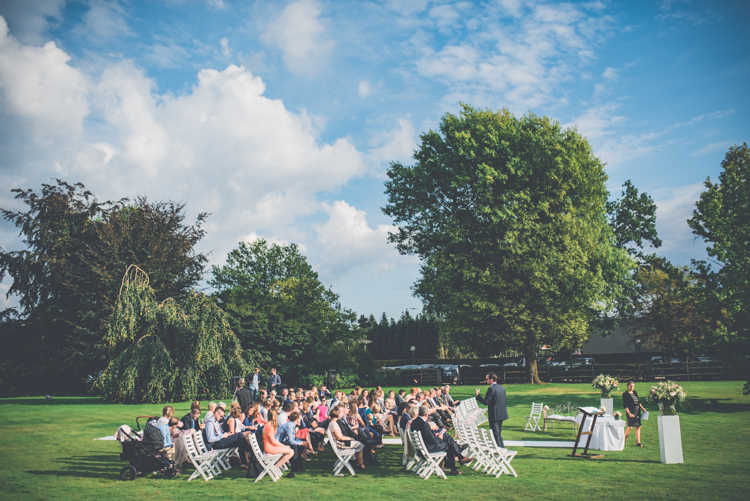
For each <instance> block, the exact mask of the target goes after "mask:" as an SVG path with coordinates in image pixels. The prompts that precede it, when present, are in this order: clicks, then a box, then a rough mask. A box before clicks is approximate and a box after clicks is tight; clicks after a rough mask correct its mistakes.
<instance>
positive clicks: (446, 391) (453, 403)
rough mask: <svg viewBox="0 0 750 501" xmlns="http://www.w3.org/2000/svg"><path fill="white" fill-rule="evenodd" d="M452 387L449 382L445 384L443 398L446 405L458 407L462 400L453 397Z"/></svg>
mask: <svg viewBox="0 0 750 501" xmlns="http://www.w3.org/2000/svg"><path fill="white" fill-rule="evenodd" d="M450 391H451V387H450V386H448V385H447V384H446V385H445V386H443V400H444V401H445V403H446V405H448V407H456V406H457V405H458V404H459V403H460V402H461V401H460V400H453V397H451V394H450Z"/></svg>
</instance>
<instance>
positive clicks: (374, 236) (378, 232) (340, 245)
mask: <svg viewBox="0 0 750 501" xmlns="http://www.w3.org/2000/svg"><path fill="white" fill-rule="evenodd" d="M323 210H324V211H325V212H326V213H327V214H328V216H329V217H328V221H326V222H325V223H323V224H316V225H314V229H315V233H316V235H317V242H318V243H319V244H320V246H321V255H325V256H326V259H325V262H324V263H322V265H321V267H322V268H323V269H324V271H326V272H329V273H330V274H332V275H334V276H340V275H342V274H345V273H348V272H351V271H353V270H354V269H356V268H360V267H370V268H372V267H373V266H374V267H375V268H376V269H375V270H373V271H377V270H378V269H383V270H386V269H390V268H391V267H393V263H392V260H393V259H394V258H396V257H397V256H398V252H397V251H396V249H395V247H394V246H393V245H392V244H389V243H388V232H389V231H390V232H392V231H395V227H394V226H392V225H382V224H381V225H377V226H376V227H375V228H370V226H369V224H368V223H367V213H366V212H365V211H362V210H358V209H357V208H356V207H353V206H351V205H349V204H348V203H346V202H345V201H343V200H339V201H336V202H333V203H332V204H327V203H324V204H323Z"/></svg>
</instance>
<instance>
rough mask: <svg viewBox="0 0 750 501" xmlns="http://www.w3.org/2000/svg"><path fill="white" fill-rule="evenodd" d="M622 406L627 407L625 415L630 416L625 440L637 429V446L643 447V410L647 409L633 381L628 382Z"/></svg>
mask: <svg viewBox="0 0 750 501" xmlns="http://www.w3.org/2000/svg"><path fill="white" fill-rule="evenodd" d="M622 405H623V407H625V413H626V414H627V416H628V427H627V429H626V430H625V440H627V439H628V435H629V434H630V430H632V429H633V428H635V445H637V446H638V447H643V444H642V443H641V410H643V411H645V410H646V409H645V408H644V407H643V405H642V404H641V402H640V401H639V400H638V392H637V391H635V383H634V382H633V381H628V391H626V392H625V393H623V394H622Z"/></svg>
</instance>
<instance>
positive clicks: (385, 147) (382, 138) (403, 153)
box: [369, 116, 417, 165]
mask: <svg viewBox="0 0 750 501" xmlns="http://www.w3.org/2000/svg"><path fill="white" fill-rule="evenodd" d="M372 143H373V145H374V147H373V148H372V149H371V150H370V152H369V156H370V158H371V160H372V163H373V164H375V165H377V164H381V163H384V162H385V163H387V162H391V161H394V162H402V163H407V164H408V163H410V162H411V160H412V157H413V156H414V151H415V150H416V149H417V133H416V131H415V130H414V124H413V123H412V121H411V117H410V116H407V117H401V118H399V119H398V126H397V127H394V128H393V129H391V130H389V131H386V132H384V133H381V134H376V135H375V136H374V137H373V141H372Z"/></svg>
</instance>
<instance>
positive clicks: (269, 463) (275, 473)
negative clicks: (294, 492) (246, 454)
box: [250, 433, 282, 482]
mask: <svg viewBox="0 0 750 501" xmlns="http://www.w3.org/2000/svg"><path fill="white" fill-rule="evenodd" d="M250 447H251V448H252V449H253V454H255V458H256V459H257V460H258V463H260V466H261V467H262V468H263V471H262V472H261V473H260V475H258V477H257V478H256V479H255V481H256V482H258V481H259V480H260V479H261V478H263V477H264V476H265V474H266V473H268V476H269V477H271V480H273V481H274V482H276V481H277V480H278V479H280V478H281V470H279V469H278V468H276V466H275V465H276V461H278V460H279V458H281V456H282V454H281V453H279V454H265V453H263V452H261V450H260V445H259V444H258V439H257V437H256V436H255V433H251V434H250Z"/></svg>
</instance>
